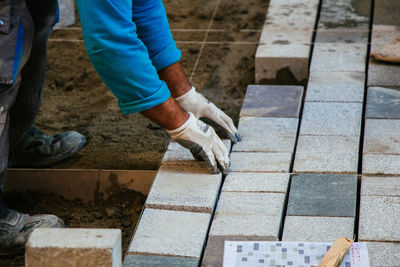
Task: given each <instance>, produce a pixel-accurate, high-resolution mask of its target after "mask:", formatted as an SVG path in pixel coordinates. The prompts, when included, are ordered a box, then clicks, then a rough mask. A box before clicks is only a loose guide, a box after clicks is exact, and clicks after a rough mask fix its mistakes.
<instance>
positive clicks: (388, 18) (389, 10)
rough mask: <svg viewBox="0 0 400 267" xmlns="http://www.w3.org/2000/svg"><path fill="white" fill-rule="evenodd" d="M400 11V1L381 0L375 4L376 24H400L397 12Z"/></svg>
mask: <svg viewBox="0 0 400 267" xmlns="http://www.w3.org/2000/svg"><path fill="white" fill-rule="evenodd" d="M399 13H400V3H399V1H396V0H379V1H376V3H375V5H374V24H384V25H396V26H400V22H399V21H398V19H396V18H398V17H397V14H399Z"/></svg>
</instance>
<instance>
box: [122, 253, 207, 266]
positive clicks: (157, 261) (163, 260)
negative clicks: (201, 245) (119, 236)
mask: <svg viewBox="0 0 400 267" xmlns="http://www.w3.org/2000/svg"><path fill="white" fill-rule="evenodd" d="M198 265H199V259H198V258H188V257H166V256H148V255H131V254H128V255H126V257H125V259H124V267H154V266H163V267H175V266H177V267H178V266H179V267H197V266H198Z"/></svg>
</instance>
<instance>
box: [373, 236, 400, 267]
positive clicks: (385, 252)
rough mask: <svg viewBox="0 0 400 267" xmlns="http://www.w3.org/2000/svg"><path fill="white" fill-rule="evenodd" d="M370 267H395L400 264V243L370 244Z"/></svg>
mask: <svg viewBox="0 0 400 267" xmlns="http://www.w3.org/2000/svg"><path fill="white" fill-rule="evenodd" d="M367 246H368V257H369V265H370V266H373V267H395V266H399V262H400V253H399V251H400V243H387V242H368V243H367Z"/></svg>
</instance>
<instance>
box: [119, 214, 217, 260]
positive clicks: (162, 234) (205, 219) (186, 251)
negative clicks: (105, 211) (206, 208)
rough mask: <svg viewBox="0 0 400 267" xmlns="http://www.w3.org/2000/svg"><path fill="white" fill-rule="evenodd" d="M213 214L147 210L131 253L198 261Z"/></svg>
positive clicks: (137, 229)
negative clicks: (178, 257)
mask: <svg viewBox="0 0 400 267" xmlns="http://www.w3.org/2000/svg"><path fill="white" fill-rule="evenodd" d="M210 218H211V215H210V214H206V213H195V212H184V211H170V210H155V209H145V210H144V212H143V214H142V217H141V220H140V222H139V225H138V226H137V228H136V232H135V235H134V237H133V240H132V242H131V244H130V246H129V249H128V252H127V253H128V254H148V255H160V256H166V255H168V256H180V257H192V258H199V257H200V255H201V252H202V248H203V244H204V242H205V239H206V236H207V229H208V225H209V222H210Z"/></svg>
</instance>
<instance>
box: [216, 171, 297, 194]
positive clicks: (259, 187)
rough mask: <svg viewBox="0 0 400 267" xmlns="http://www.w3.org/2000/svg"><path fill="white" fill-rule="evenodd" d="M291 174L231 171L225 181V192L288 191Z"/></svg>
mask: <svg viewBox="0 0 400 267" xmlns="http://www.w3.org/2000/svg"><path fill="white" fill-rule="evenodd" d="M289 178H290V174H288V173H251V172H231V173H230V174H229V175H228V176H227V177H226V178H225V181H224V186H223V187H222V191H223V192H271V193H277V192H281V193H286V191H287V188H288V183H289Z"/></svg>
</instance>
